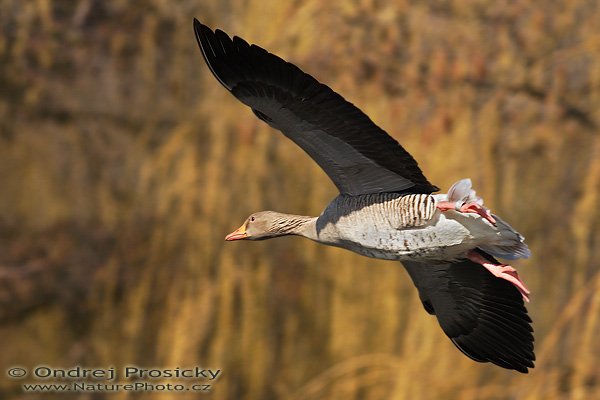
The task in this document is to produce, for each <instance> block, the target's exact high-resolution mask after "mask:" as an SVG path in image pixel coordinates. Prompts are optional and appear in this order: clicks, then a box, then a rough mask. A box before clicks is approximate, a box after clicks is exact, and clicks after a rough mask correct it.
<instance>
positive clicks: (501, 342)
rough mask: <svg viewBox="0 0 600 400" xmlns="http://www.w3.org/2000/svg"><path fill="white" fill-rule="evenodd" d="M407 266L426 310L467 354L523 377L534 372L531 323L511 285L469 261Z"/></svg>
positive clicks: (474, 358)
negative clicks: (531, 371) (531, 370)
mask: <svg viewBox="0 0 600 400" xmlns="http://www.w3.org/2000/svg"><path fill="white" fill-rule="evenodd" d="M485 256H486V257H488V258H490V260H492V259H493V258H492V257H491V256H489V255H487V254H486V255H485ZM403 264H404V266H405V268H406V269H407V271H408V273H409V275H410V276H411V278H412V280H413V282H414V283H415V285H416V286H417V289H419V296H420V298H421V301H422V302H423V306H424V307H425V310H426V311H427V312H428V313H430V314H433V315H435V316H436V317H437V319H438V322H439V323H440V326H441V327H442V329H443V330H444V332H445V333H446V335H448V337H449V338H450V339H451V340H452V342H453V343H454V344H455V345H456V347H458V348H459V349H460V350H461V351H462V352H463V353H464V354H466V355H467V356H469V357H470V358H472V359H473V360H475V361H479V362H491V363H494V364H496V365H499V366H501V367H504V368H508V369H514V370H517V371H519V372H523V373H527V372H528V370H527V369H528V368H533V367H534V364H533V361H535V355H534V353H533V329H532V327H531V324H530V323H531V319H530V318H529V316H528V315H527V310H526V309H525V306H524V304H523V299H522V297H521V294H520V293H519V291H518V290H517V288H515V287H514V286H513V285H512V284H511V283H509V282H508V281H506V280H504V279H500V278H496V277H495V276H494V275H492V274H491V273H490V272H489V271H488V270H487V269H485V268H484V267H483V266H481V265H479V264H476V263H474V262H472V261H469V260H462V261H459V262H453V263H451V262H448V263H430V264H423V263H417V262H404V263H403Z"/></svg>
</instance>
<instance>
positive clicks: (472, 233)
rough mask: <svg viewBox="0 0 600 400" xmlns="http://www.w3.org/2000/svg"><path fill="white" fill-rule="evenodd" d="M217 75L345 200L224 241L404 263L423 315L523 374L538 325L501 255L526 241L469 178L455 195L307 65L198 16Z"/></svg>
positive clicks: (479, 353)
mask: <svg viewBox="0 0 600 400" xmlns="http://www.w3.org/2000/svg"><path fill="white" fill-rule="evenodd" d="M194 30H195V33H196V39H197V41H198V45H199V46H200V50H201V52H202V55H203V57H204V60H205V61H206V63H207V65H208V67H209V68H210V70H211V72H212V73H213V75H214V76H215V78H216V79H217V80H218V81H219V82H220V83H221V84H222V85H223V86H224V87H225V88H226V89H227V90H229V92H231V94H232V95H233V96H235V97H236V98H237V99H238V100H240V101H241V102H242V103H244V104H246V105H247V106H249V107H250V108H251V109H252V111H253V112H254V114H255V115H256V116H257V117H258V118H259V119H261V120H262V121H264V122H266V123H267V124H268V125H270V126H271V127H273V128H275V129H278V130H280V131H281V132H283V134H284V135H285V136H287V137H288V138H289V139H291V140H292V141H293V142H294V143H296V144H297V145H298V146H300V147H301V148H302V149H303V150H304V151H305V152H306V153H308V155H309V156H310V157H312V158H313V160H315V161H316V162H317V163H318V164H319V166H320V167H321V168H322V169H323V170H324V171H325V172H326V173H327V175H328V176H329V178H330V179H331V180H332V181H333V183H334V184H335V186H336V187H337V188H338V189H339V192H340V193H339V195H338V196H337V197H336V198H335V199H333V200H332V201H331V203H329V205H327V207H326V208H325V210H324V211H323V212H322V213H321V215H319V216H318V217H310V216H303V215H290V214H283V213H279V212H274V211H261V212H257V213H254V214H252V215H250V216H249V217H248V218H247V219H246V221H245V222H244V223H243V224H242V226H241V227H240V228H239V229H237V230H236V231H234V232H232V233H230V234H229V235H227V236H226V238H225V239H226V240H229V241H232V240H241V239H248V240H261V239H269V238H274V237H278V236H284V235H299V236H304V237H306V238H309V239H312V240H314V241H316V242H319V243H323V244H326V245H330V246H337V247H342V248H345V249H348V250H351V251H354V252H356V253H359V254H362V255H365V256H368V257H374V258H380V259H386V260H398V261H401V262H402V264H403V265H404V267H405V268H406V270H407V271H408V274H409V275H410V277H411V278H412V281H413V282H414V284H415V286H416V287H417V289H418V292H419V297H420V300H421V302H422V304H423V306H424V308H425V310H426V311H427V312H428V313H429V314H432V315H435V316H436V317H437V320H438V322H439V324H440V326H441V328H442V330H443V331H444V333H445V334H446V335H447V336H448V337H449V338H450V339H451V340H452V342H453V343H454V344H455V345H456V347H458V348H459V349H460V350H461V351H462V352H463V353H464V354H465V355H467V356H468V357H470V358H471V359H473V360H475V361H479V362H491V363H493V364H496V365H499V366H501V367H504V368H507V369H513V370H516V371H519V372H523V373H527V372H528V368H533V366H534V363H533V361H534V360H535V355H534V352H533V341H534V339H533V333H532V332H533V329H532V327H531V319H530V318H529V316H528V314H527V310H526V308H525V306H524V301H523V300H528V296H529V290H528V289H527V287H526V286H525V284H524V283H523V282H522V281H521V279H519V276H518V274H517V272H516V271H515V269H514V268H512V267H511V266H509V265H505V264H502V263H500V262H498V261H497V260H496V259H495V257H500V258H506V259H516V258H526V257H528V256H529V255H530V252H529V249H528V248H527V246H526V245H525V243H524V239H523V237H522V236H521V235H520V234H519V233H518V232H516V231H515V230H514V229H513V228H512V227H510V225H508V224H507V223H506V222H504V221H503V220H502V219H500V218H499V217H498V216H497V215H493V214H491V213H490V211H489V210H488V209H487V208H486V207H484V206H483V201H482V200H481V198H479V197H477V195H476V194H475V191H474V190H473V189H472V187H471V181H470V180H468V179H463V180H461V181H459V182H457V183H455V184H454V185H453V186H452V187H451V188H450V190H449V191H448V193H447V194H435V195H434V194H432V193H434V192H436V191H438V190H439V189H438V188H437V187H436V186H434V185H432V184H431V183H429V181H428V180H427V178H425V176H424V175H423V173H422V171H421V169H420V168H419V166H418V164H417V162H416V161H415V160H414V158H413V157H412V156H411V155H410V154H409V153H408V152H407V151H406V150H405V149H404V148H402V146H401V145H400V144H399V143H398V142H397V141H396V140H394V139H393V138H392V137H391V136H389V135H388V134H387V133H386V132H384V131H383V130H382V129H381V128H379V127H378V126H377V125H375V123H373V121H371V120H370V119H369V117H367V116H366V115H365V114H364V113H363V112H362V111H360V110H359V109H358V108H357V107H355V106H354V105H352V104H351V103H349V102H347V101H346V100H344V98H342V96H340V95H339V94H337V93H336V92H334V91H333V90H332V89H331V88H329V87H328V86H326V85H324V84H322V83H320V82H318V81H317V80H316V79H315V78H313V77H312V76H310V75H308V74H306V73H304V72H303V71H302V70H300V68H298V67H296V66H295V65H293V64H291V63H289V62H286V61H285V60H283V59H281V58H279V57H277V56H276V55H274V54H271V53H269V52H268V51H266V50H264V49H262V48H261V47H259V46H257V45H254V44H253V45H249V44H248V43H247V42H246V41H245V40H243V39H241V38H239V37H237V36H234V37H233V38H230V37H229V36H228V35H227V34H226V33H225V32H223V31H221V30H219V29H217V30H215V31H213V30H211V29H210V28H208V27H207V26H206V25H203V24H202V23H200V22H199V21H198V20H196V19H194Z"/></svg>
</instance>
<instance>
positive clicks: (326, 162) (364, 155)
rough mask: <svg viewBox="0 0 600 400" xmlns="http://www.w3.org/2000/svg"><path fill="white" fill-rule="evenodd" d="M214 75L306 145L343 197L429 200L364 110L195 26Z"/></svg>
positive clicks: (413, 166) (426, 187) (275, 60)
mask: <svg viewBox="0 0 600 400" xmlns="http://www.w3.org/2000/svg"><path fill="white" fill-rule="evenodd" d="M194 30H195V32H196V39H197V40H198V44H199V46H200V50H201V51H202V55H203V56H204V59H205V60H206V63H207V64H208V66H209V68H210V70H211V71H212V73H213V74H214V76H215V77H216V78H217V79H218V80H219V82H221V84H222V85H223V86H225V87H226V88H227V89H228V90H229V91H230V92H231V93H232V94H233V95H234V96H235V97H236V98H238V99H239V100H240V101H241V102H242V103H244V104H246V105H248V106H249V107H251V108H252V111H253V112H254V114H256V115H257V116H258V118H260V119H261V120H263V121H265V122H266V123H267V124H269V125H270V126H272V127H273V128H276V129H279V130H280V131H281V132H283V134H284V135H286V136H287V137H288V138H289V139H291V140H292V141H294V142H295V143H296V144H297V145H298V146H300V147H301V148H302V149H303V150H304V151H305V152H306V153H308V155H309V156H311V157H312V158H313V159H314V160H315V161H316V162H317V163H318V164H319V166H321V168H322V169H323V170H324V171H325V172H326V173H327V175H329V177H330V178H331V180H332V181H333V183H334V184H335V185H336V186H337V188H338V189H339V191H340V192H341V193H345V194H351V195H358V194H367V193H381V192H402V193H431V192H435V191H437V190H439V189H438V188H437V187H435V186H433V185H431V184H430V183H429V182H428V181H427V179H426V178H425V176H424V175H423V173H422V172H421V169H420V168H419V166H418V165H417V162H416V161H415V159H414V158H413V157H412V156H411V155H410V154H409V153H408V152H407V151H406V150H404V149H403V148H402V146H400V144H398V142H397V141H396V140H394V139H393V138H392V137H390V136H389V135H388V134H387V133H385V132H384V131H383V130H382V129H381V128H379V127H378V126H377V125H375V124H374V123H373V121H371V120H370V119H369V117H367V116H366V115H365V114H364V113H363V112H362V111H360V110H359V109H358V108H356V107H355V106H354V105H352V104H351V103H349V102H347V101H346V100H344V98H342V96H340V95H339V94H337V93H335V92H334V91H333V90H331V88H329V87H328V86H326V85H323V84H321V83H319V82H318V81H317V80H316V79H315V78H313V77H312V76H310V75H308V74H306V73H304V72H302V70H300V68H298V67H296V66H295V65H293V64H291V63H289V62H286V61H285V60H282V59H281V58H279V57H277V56H276V55H274V54H271V53H269V52H267V51H266V50H264V49H262V48H260V47H258V46H256V45H249V44H248V43H247V42H246V41H244V40H243V39H240V38H239V37H237V36H234V37H233V39H231V38H230V37H229V36H228V35H227V34H226V33H224V32H223V31H221V30H218V29H217V30H216V31H214V32H213V31H212V30H211V29H210V28H208V27H207V26H206V25H203V24H202V23H200V22H199V21H198V20H196V19H194Z"/></svg>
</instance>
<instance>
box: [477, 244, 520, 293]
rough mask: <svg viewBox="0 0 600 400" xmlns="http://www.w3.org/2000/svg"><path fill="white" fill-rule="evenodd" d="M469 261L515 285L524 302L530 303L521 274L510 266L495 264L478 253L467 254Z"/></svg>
mask: <svg viewBox="0 0 600 400" xmlns="http://www.w3.org/2000/svg"><path fill="white" fill-rule="evenodd" d="M467 257H468V258H469V260H471V261H473V262H476V263H477V264H481V265H483V266H484V267H485V268H486V269H487V270H488V271H490V272H491V273H492V274H494V276H496V277H498V278H502V279H505V280H507V281H509V282H510V283H512V284H513V285H515V287H516V288H517V289H519V292H521V296H523V300H525V301H526V302H529V293H530V291H529V289H527V286H525V283H524V282H523V281H522V280H521V279H520V278H519V274H518V273H517V270H516V269H514V268H513V267H511V266H510V265H505V264H494V263H492V262H489V261H488V260H486V259H485V258H484V257H483V256H482V255H481V254H479V253H477V252H476V251H469V253H468V254H467Z"/></svg>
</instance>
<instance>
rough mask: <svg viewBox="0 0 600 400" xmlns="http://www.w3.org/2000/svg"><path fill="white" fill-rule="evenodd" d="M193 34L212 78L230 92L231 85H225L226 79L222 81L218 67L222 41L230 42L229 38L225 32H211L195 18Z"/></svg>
mask: <svg viewBox="0 0 600 400" xmlns="http://www.w3.org/2000/svg"><path fill="white" fill-rule="evenodd" d="M194 33H195V35H196V41H197V42H198V47H199V48H200V52H201V53H202V57H203V58H204V61H205V62H206V65H208V68H209V69H210V71H211V72H212V74H213V75H214V77H215V78H216V79H217V80H218V81H219V83H221V85H223V86H224V87H225V88H226V89H227V90H229V91H231V89H232V88H231V85H230V84H228V83H227V81H226V79H224V76H223V71H222V69H223V68H222V66H221V67H218V64H219V61H218V58H219V55H220V53H221V55H222V53H223V49H222V46H223V45H224V42H223V41H229V42H231V38H230V37H229V36H228V35H227V34H226V33H225V32H223V31H221V30H219V29H217V30H216V31H213V30H212V29H211V28H209V27H208V26H207V25H204V24H203V23H202V22H200V21H199V20H198V19H197V18H194ZM219 70H220V71H219Z"/></svg>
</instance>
